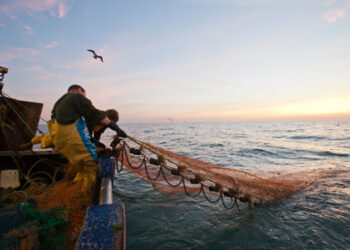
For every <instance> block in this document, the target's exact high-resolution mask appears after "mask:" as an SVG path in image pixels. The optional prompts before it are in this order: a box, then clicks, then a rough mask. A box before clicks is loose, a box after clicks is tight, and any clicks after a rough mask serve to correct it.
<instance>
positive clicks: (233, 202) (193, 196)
mask: <svg viewBox="0 0 350 250" xmlns="http://www.w3.org/2000/svg"><path fill="white" fill-rule="evenodd" d="M126 147H128V145H127V143H126V142H124V144H123V151H122V158H121V161H122V164H123V162H124V155H125V157H126V160H127V162H128V164H129V165H130V167H131V168H133V169H139V168H141V167H142V165H143V164H144V165H145V171H146V174H147V177H148V179H149V180H151V181H155V180H157V179H158V178H159V176H160V174H162V176H163V178H164V180H165V182H166V183H167V184H168V185H169V186H170V187H173V188H175V187H178V186H180V185H181V183H182V184H183V188H184V191H185V193H186V195H187V196H189V197H191V198H196V197H198V196H199V195H200V194H201V193H202V192H203V195H204V197H205V199H206V200H207V201H208V202H209V203H212V204H214V203H217V202H218V201H219V200H221V201H222V204H223V205H224V207H225V208H226V209H227V210H230V209H232V208H233V207H234V206H236V207H237V209H238V211H239V212H240V211H241V210H240V208H239V206H238V203H237V199H236V198H235V199H234V200H233V199H232V196H230V198H231V203H232V205H231V206H228V205H226V203H225V200H224V194H223V191H220V195H219V197H218V199H216V200H211V199H209V197H208V195H207V194H206V193H205V190H204V187H207V186H205V185H204V184H203V183H201V188H200V190H199V191H198V192H197V193H196V194H195V195H191V194H190V192H188V190H187V187H186V183H185V182H186V177H185V176H183V175H182V174H181V173H180V176H181V180H180V181H179V182H178V183H177V184H172V183H171V182H170V181H169V180H168V178H167V177H166V175H165V172H164V169H167V170H168V171H171V170H170V169H168V168H167V167H166V166H165V165H164V164H160V168H159V171H158V174H157V176H156V178H155V179H154V178H151V177H150V176H149V173H148V168H147V163H146V156H145V155H143V160H142V163H141V164H140V166H138V167H134V166H132V164H131V163H130V161H129V158H128V155H127V153H126ZM156 155H157V154H156ZM207 188H208V187H207Z"/></svg>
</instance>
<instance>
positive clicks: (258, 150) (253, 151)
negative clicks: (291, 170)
mask: <svg viewBox="0 0 350 250" xmlns="http://www.w3.org/2000/svg"><path fill="white" fill-rule="evenodd" d="M238 153H240V154H243V155H265V156H275V155H276V153H273V152H271V151H268V150H265V149H261V148H252V149H241V150H239V151H238Z"/></svg>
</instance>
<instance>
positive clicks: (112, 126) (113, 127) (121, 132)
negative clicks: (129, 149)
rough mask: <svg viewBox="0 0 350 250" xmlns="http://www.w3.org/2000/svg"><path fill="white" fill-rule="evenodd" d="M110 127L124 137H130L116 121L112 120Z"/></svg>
mask: <svg viewBox="0 0 350 250" xmlns="http://www.w3.org/2000/svg"><path fill="white" fill-rule="evenodd" d="M108 127H109V128H110V129H113V130H114V131H115V132H117V134H118V136H120V137H123V138H126V137H128V135H127V134H126V133H125V132H124V131H123V130H122V129H121V128H119V126H118V125H117V124H116V123H115V122H114V121H111V122H110V123H109V124H108Z"/></svg>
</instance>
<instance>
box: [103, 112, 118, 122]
mask: <svg viewBox="0 0 350 250" xmlns="http://www.w3.org/2000/svg"><path fill="white" fill-rule="evenodd" d="M106 116H107V117H108V119H109V120H111V121H114V122H118V121H119V114H118V111H117V110H115V109H107V110H106Z"/></svg>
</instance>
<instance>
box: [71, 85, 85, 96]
mask: <svg viewBox="0 0 350 250" xmlns="http://www.w3.org/2000/svg"><path fill="white" fill-rule="evenodd" d="M68 92H71V93H72V92H73V93H80V94H82V95H84V96H86V93H85V89H84V88H83V87H82V86H80V85H77V84H73V85H71V86H70V87H69V88H68Z"/></svg>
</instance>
